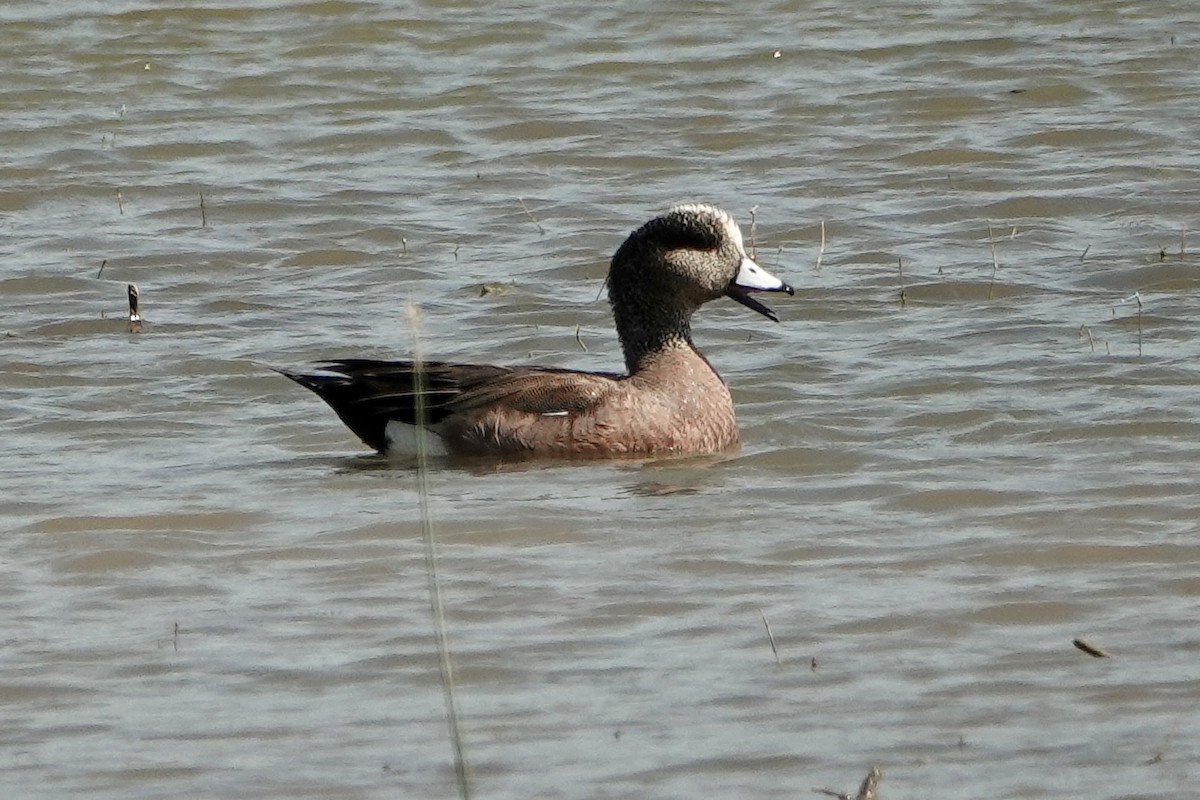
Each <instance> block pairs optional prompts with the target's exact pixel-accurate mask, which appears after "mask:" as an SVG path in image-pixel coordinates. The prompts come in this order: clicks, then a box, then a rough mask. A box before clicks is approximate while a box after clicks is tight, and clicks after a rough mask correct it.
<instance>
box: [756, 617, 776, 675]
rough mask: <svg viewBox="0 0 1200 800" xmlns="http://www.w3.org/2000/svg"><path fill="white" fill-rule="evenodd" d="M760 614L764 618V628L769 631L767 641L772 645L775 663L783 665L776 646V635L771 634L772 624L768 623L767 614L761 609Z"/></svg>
mask: <svg viewBox="0 0 1200 800" xmlns="http://www.w3.org/2000/svg"><path fill="white" fill-rule="evenodd" d="M758 614H759V616H761V617H762V621H763V627H764V628H766V629H767V641H768V642H770V643H771V652H772V653H774V654H775V663H776V664H779V663H781V662H780V661H779V648H777V647H776V646H775V634H773V633H771V623H769V622H767V612H765V611H763V610H762V609H761V608H760V609H759V610H758Z"/></svg>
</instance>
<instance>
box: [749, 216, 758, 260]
mask: <svg viewBox="0 0 1200 800" xmlns="http://www.w3.org/2000/svg"><path fill="white" fill-rule="evenodd" d="M757 213H758V206H757V205H755V206H754V207H752V208H751V209H750V258H752V259H754V260H755V261H757V260H758V218H757V217H756V216H755V215H756V214H757Z"/></svg>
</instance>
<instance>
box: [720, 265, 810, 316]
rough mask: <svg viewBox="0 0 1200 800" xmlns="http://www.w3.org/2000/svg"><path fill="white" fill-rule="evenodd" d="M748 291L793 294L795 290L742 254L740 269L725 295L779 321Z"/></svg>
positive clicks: (773, 313)
mask: <svg viewBox="0 0 1200 800" xmlns="http://www.w3.org/2000/svg"><path fill="white" fill-rule="evenodd" d="M750 292H787V293H788V294H793V295H794V294H795V293H796V290H795V289H793V288H792V287H791V286H788V285H787V284H786V283H784V282H783V281H781V280H779V278H776V277H775V276H774V275H772V274H771V273H769V272H767V271H766V270H765V269H763V268H762V267H760V266H759V265H758V264H755V263H754V260H753V259H751V258H750V257H749V256H742V266H741V269H739V270H738V274H737V277H735V278H734V279H733V280H731V281H730V282H729V288H728V289H726V290H725V296H726V297H729V298H732V299H733V300H736V301H737V302H739V303H741V304H742V305H744V306H745V307H746V308H750V309H753V310H755V311H757V312H758V313H760V314H762V315H763V316H764V317H766V318H767V319H770V320H773V321H775V322H779V317H778V316H777V315H776V314H775V312H774V311H772V310H771V309H769V308H767V307H766V306H765V305H763V304H762V303H760V302H758V301H757V300H755V299H754V298H753V297H751V295H750Z"/></svg>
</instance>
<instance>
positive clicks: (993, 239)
mask: <svg viewBox="0 0 1200 800" xmlns="http://www.w3.org/2000/svg"><path fill="white" fill-rule="evenodd" d="M1013 230H1014V231H1015V230H1016V228H1013ZM988 243H989V244H990V245H991V247H992V280H991V282H990V283H988V300H991V299H992V293H993V291H994V290H995V287H996V270H998V269H999V268H1000V264H999V262H998V261H997V260H996V237H994V236H993V235H992V223H990V222H989V223H988Z"/></svg>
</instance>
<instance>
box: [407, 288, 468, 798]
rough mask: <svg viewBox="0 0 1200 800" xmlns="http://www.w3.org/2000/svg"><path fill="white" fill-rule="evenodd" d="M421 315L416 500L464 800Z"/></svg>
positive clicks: (416, 335) (413, 323)
mask: <svg viewBox="0 0 1200 800" xmlns="http://www.w3.org/2000/svg"><path fill="white" fill-rule="evenodd" d="M420 318H421V315H420V312H419V311H418V310H417V307H416V305H414V304H412V303H410V304H409V306H408V325H409V332H410V335H411V336H412V342H413V346H412V350H413V357H412V363H413V382H414V387H413V388H414V390H415V400H416V412H417V418H416V423H417V424H416V426H415V428H416V430H415V434H416V444H417V498H418V502H419V508H420V513H421V533H422V539H424V542H425V568H426V570H425V571H426V576H427V578H428V584H429V609H430V613H431V615H432V618H433V632H434V639H435V641H436V644H437V653H438V670H439V672H440V674H441V679H442V697H443V700H444V701H445V704H446V721H447V724H448V725H449V729H450V742H451V745H452V746H453V748H454V773H455V776H456V778H457V782H458V793H459V796H460V797H462V798H463V800H468V799H469V798H470V796H471V782H470V775H469V771H468V769H467V760H466V752H465V750H464V748H463V741H462V734H461V731H460V729H459V714H458V701H457V698H456V696H455V692H454V667H453V664H452V663H451V661H450V645H449V641H448V639H447V636H446V612H445V604H444V603H443V601H442V584H441V580H440V578H439V577H438V565H437V542H436V540H435V538H434V535H433V517H432V515H431V514H430V512H429V444H428V441H427V438H426V437H428V436H429V435H430V433H429V431H428V430H427V429H426V427H425V424H424V423H425V422H426V421H428V419H429V413H428V409H427V408H426V406H425V369H424V361H423V360H422V356H421V334H420Z"/></svg>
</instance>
